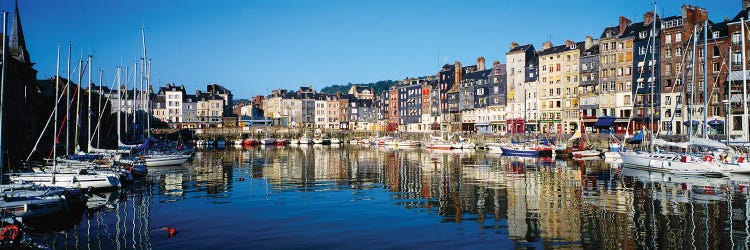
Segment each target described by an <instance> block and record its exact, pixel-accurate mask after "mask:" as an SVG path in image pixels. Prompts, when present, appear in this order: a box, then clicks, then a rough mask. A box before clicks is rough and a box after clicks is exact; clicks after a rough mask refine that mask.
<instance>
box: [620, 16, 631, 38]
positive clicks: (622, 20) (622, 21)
mask: <svg viewBox="0 0 750 250" xmlns="http://www.w3.org/2000/svg"><path fill="white" fill-rule="evenodd" d="M631 23H632V21H630V19H628V18H627V17H624V16H620V27H619V28H620V29H619V33H617V34H618V35H622V33H625V28H627V27H628V26H629V25H630V24H631Z"/></svg>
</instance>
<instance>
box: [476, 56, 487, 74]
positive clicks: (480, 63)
mask: <svg viewBox="0 0 750 250" xmlns="http://www.w3.org/2000/svg"><path fill="white" fill-rule="evenodd" d="M485 69H487V68H486V67H484V57H483V56H480V57H477V71H482V70H485Z"/></svg>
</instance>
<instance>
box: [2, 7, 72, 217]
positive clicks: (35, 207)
mask: <svg viewBox="0 0 750 250" xmlns="http://www.w3.org/2000/svg"><path fill="white" fill-rule="evenodd" d="M7 16H8V13H7V12H4V13H3V30H4V32H3V33H5V31H7V30H8V29H7V23H6V22H5V20H7ZM16 18H19V17H18V8H17V7H16ZM17 20H18V19H17ZM6 37H7V36H3V39H2V41H3V44H2V51H3V53H2V66H1V67H2V79H0V134H2V130H3V129H2V128H3V126H2V125H3V121H2V117H3V114H2V113H3V111H2V110H3V106H4V100H5V93H4V89H5V70H6V69H5V65H7V64H6V56H7V53H5V52H7V51H8V50H7V48H6V44H7V42H6ZM59 55H60V48H59V46H58V65H59ZM58 72H59V66H58ZM57 75H58V76H59V74H57ZM56 83H59V77H58V79H56ZM58 86H59V84H58V85H56V88H55V90H56V93H57V87H58ZM55 100H56V101H59V99H57V96H55ZM56 110H57V109H55V114H56V113H57V112H56ZM55 118H57V117H56V116H55ZM55 120H56V119H55ZM55 126H56V124H55ZM45 128H46V126H45ZM55 132H56V131H55ZM55 132H53V134H56V133H55ZM0 138H1V137H0ZM35 146H36V145H35ZM0 147H2V141H0ZM0 152H2V150H0ZM1 158H2V155H0V159H1ZM3 162H4V161H3V160H0V177H2V174H1V173H2V169H3ZM2 179H3V178H0V211H1V212H2V213H3V214H10V215H12V216H15V217H21V218H33V217H41V216H46V215H51V214H55V213H59V212H64V211H69V210H70V209H71V208H76V203H75V202H76V201H78V202H80V203H79V204H84V203H85V202H86V197H85V196H82V195H75V191H74V190H70V189H56V188H44V187H39V186H37V185H33V184H2ZM78 194H80V192H78Z"/></svg>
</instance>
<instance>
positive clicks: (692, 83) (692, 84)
mask: <svg viewBox="0 0 750 250" xmlns="http://www.w3.org/2000/svg"><path fill="white" fill-rule="evenodd" d="M697 34H698V28H697V26H696V25H693V50H692V51H691V52H690V59H691V60H690V71H691V73H692V77H690V89H689V91H690V98H689V99H688V128H689V129H688V133H687V134H688V137H687V138H688V141H690V134H692V133H693V111H694V109H695V107H693V104H694V101H695V100H694V98H695V97H694V95H695V55H696V54H698V53H696V52H695V49H696V43H698V35H697Z"/></svg>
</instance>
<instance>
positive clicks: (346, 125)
mask: <svg viewBox="0 0 750 250" xmlns="http://www.w3.org/2000/svg"><path fill="white" fill-rule="evenodd" d="M260 106H261V107H262V113H263V116H264V117H265V118H267V119H270V120H272V122H273V124H274V125H277V126H283V127H294V128H314V129H321V130H322V131H327V130H342V129H343V130H361V131H375V130H379V129H381V128H380V127H379V126H378V118H379V117H380V116H379V115H378V111H377V109H375V108H374V107H375V102H374V92H373V89H372V88H369V87H363V86H352V88H351V89H350V90H349V92H348V93H346V94H341V93H337V94H322V93H318V92H317V91H315V89H313V88H312V87H300V89H299V90H297V91H289V90H286V89H277V90H273V91H272V92H271V94H270V95H269V96H266V97H264V98H263V100H262V105H260Z"/></svg>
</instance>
